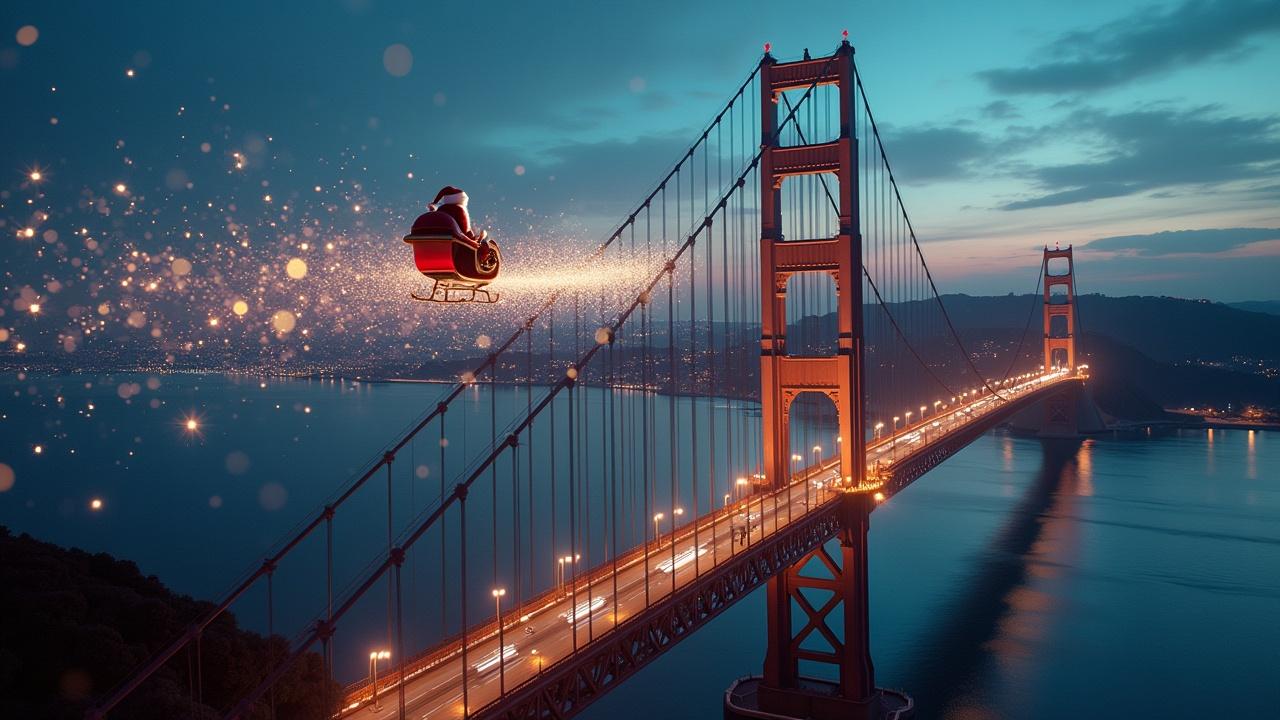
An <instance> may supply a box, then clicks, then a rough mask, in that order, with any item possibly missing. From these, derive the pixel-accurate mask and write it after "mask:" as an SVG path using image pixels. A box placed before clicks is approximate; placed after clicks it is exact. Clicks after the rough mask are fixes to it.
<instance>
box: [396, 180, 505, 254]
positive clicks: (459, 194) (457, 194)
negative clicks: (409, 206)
mask: <svg viewBox="0 0 1280 720" xmlns="http://www.w3.org/2000/svg"><path fill="white" fill-rule="evenodd" d="M467 200H468V198H467V194H466V193H465V192H463V191H462V190H459V189H458V188H456V187H454V186H452V185H446V186H444V187H443V188H440V192H438V193H436V199H435V201H433V202H432V203H431V204H430V205H428V206H427V213H424V214H423V215H420V216H418V219H417V220H416V221H414V223H413V226H414V228H415V229H417V227H418V226H419V225H421V224H422V221H423V219H424V218H426V217H427V214H429V213H432V212H442V213H444V214H445V215H448V216H449V217H451V218H453V221H454V222H456V223H458V229H460V230H462V234H463V235H466V236H467V237H469V238H471V239H472V240H475V241H476V242H482V241H484V239H485V238H486V237H487V236H488V233H486V232H481V233H479V234H476V233H474V232H472V230H471V214H470V213H468V212H467Z"/></svg>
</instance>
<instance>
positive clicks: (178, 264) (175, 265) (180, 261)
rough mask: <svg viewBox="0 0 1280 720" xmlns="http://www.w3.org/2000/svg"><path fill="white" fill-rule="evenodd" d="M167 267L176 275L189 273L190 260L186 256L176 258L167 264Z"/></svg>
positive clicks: (180, 275)
mask: <svg viewBox="0 0 1280 720" xmlns="http://www.w3.org/2000/svg"><path fill="white" fill-rule="evenodd" d="M169 268H170V269H171V270H173V274H174V275H177V276H178V277H182V276H183V275H189V274H190V273H191V261H190V260H187V259H186V258H177V259H175V260H174V261H173V262H172V263H171V264H170V265H169Z"/></svg>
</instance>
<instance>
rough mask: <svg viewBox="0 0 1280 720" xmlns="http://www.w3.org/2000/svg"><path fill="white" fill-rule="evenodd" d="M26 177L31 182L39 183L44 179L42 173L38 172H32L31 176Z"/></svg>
mask: <svg viewBox="0 0 1280 720" xmlns="http://www.w3.org/2000/svg"><path fill="white" fill-rule="evenodd" d="M27 177H29V178H31V182H40V181H41V180H43V179H44V173H42V172H40V171H39V170H32V171H31V174H30V175H28V176H27Z"/></svg>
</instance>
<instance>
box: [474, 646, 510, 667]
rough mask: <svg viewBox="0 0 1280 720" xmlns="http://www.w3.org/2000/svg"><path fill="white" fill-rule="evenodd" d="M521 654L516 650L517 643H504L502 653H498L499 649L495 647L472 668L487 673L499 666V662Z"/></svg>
mask: <svg viewBox="0 0 1280 720" xmlns="http://www.w3.org/2000/svg"><path fill="white" fill-rule="evenodd" d="M519 654H520V653H519V652H517V651H516V646H515V643H510V644H507V645H503V646H502V654H501V655H499V654H498V650H497V649H496V648H495V649H494V650H493V651H492V652H490V653H489V654H488V655H485V656H484V657H482V658H480V659H479V660H478V661H476V663H475V664H474V665H472V666H471V669H472V670H475V671H476V672H478V673H487V672H489V671H490V670H492V669H494V668H496V667H498V664H499V663H501V662H503V661H504V660H510V659H511V658H513V657H515V656H516V655H519Z"/></svg>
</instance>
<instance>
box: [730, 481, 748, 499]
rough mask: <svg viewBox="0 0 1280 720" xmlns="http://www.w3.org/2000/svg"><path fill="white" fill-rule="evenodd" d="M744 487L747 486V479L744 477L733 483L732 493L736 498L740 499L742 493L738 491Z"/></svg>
mask: <svg viewBox="0 0 1280 720" xmlns="http://www.w3.org/2000/svg"><path fill="white" fill-rule="evenodd" d="M746 486H747V479H746V478H744V477H740V478H738V480H737V481H736V482H734V484H733V491H734V492H735V493H736V494H737V495H736V496H737V497H742V491H741V490H740V488H744V487H746Z"/></svg>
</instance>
